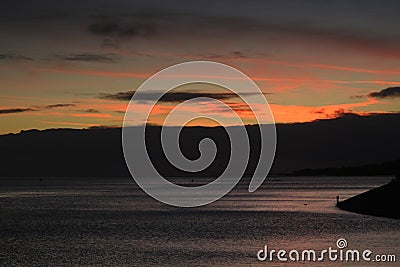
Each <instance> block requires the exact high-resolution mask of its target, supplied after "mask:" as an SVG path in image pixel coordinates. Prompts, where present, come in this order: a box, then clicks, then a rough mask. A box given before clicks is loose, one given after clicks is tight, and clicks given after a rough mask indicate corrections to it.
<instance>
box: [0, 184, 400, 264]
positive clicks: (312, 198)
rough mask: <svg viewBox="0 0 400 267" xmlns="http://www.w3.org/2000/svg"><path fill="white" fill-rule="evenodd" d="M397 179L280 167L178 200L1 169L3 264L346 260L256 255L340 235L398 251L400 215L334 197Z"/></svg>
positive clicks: (315, 245)
mask: <svg viewBox="0 0 400 267" xmlns="http://www.w3.org/2000/svg"><path fill="white" fill-rule="evenodd" d="M390 179H391V178H390V177H340V178H326V177H317V178H315V177H314V178H306V177H296V178H291V177H275V178H268V180H267V181H266V182H265V184H264V185H263V187H262V188H261V189H259V190H258V191H256V192H255V193H252V194H249V193H247V192H246V187H245V186H244V185H239V186H238V187H237V188H235V189H234V191H232V192H231V193H230V194H229V195H228V196H226V197H224V198H223V199H221V200H219V201H217V202H214V203H213V204H211V205H207V206H205V207H201V208H174V207H170V206H167V205H164V204H161V203H159V202H157V201H155V200H153V199H152V198H150V197H148V196H147V195H145V194H144V193H143V192H142V191H141V190H140V189H138V188H137V187H136V186H135V185H134V183H133V180H131V179H121V178H118V179H113V178H109V179H106V178H99V179H95V178H91V179H87V178H86V179H76V178H74V179H66V178H65V179H60V178H55V179H42V181H40V180H39V179H37V178H31V179H21V178H20V179H4V178H3V179H1V180H0V185H1V187H0V266H11V265H14V266H15V265H23V266H38V265H41V266H45V265H57V266H60V265H64V266H71V265H91V266H95V265H98V266H100V265H102V266H116V265H117V266H253V265H258V264H259V265H263V266H264V265H265V266H284V265H289V266H290V265H291V266H298V265H314V266H326V265H332V266H343V265H346V264H345V263H344V262H330V261H327V260H326V261H324V262H322V263H321V262H319V263H314V264H310V262H297V263H293V262H291V263H285V264H283V263H280V262H279V261H278V260H277V259H275V260H274V261H273V262H260V261H258V260H257V256H256V254H257V251H259V250H260V249H262V248H263V247H264V245H268V247H269V248H270V249H276V250H279V249H285V250H287V251H289V250H291V249H297V250H300V251H301V250H303V249H314V250H316V251H320V250H322V249H327V248H328V247H333V248H337V247H336V240H337V239H338V238H345V239H346V240H347V242H348V249H358V250H360V251H361V250H364V249H370V250H372V251H373V252H374V254H395V255H396V257H397V261H399V260H400V255H399V252H400V249H399V244H400V231H399V230H400V221H399V220H394V219H385V218H378V217H372V216H364V215H358V214H353V213H349V212H345V211H341V210H339V209H337V208H336V207H335V202H336V195H340V197H341V199H345V198H347V197H350V196H353V195H355V194H358V193H360V192H363V191H366V190H368V189H370V188H374V187H376V186H379V185H382V184H384V183H386V182H388V181H389V180H390ZM177 182H178V183H179V182H182V180H181V181H177ZM347 265H348V266H351V265H355V263H354V262H353V263H349V264H347ZM358 265H359V266H375V265H374V264H373V263H365V262H360V263H359V264H358ZM398 265H399V263H398V262H397V266H398ZM379 266H396V264H395V263H381V265H379Z"/></svg>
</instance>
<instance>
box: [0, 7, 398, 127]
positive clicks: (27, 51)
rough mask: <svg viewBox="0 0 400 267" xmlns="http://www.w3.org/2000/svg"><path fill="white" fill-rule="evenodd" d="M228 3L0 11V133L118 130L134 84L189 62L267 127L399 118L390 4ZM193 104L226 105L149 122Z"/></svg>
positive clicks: (207, 91) (189, 91) (206, 92)
mask: <svg viewBox="0 0 400 267" xmlns="http://www.w3.org/2000/svg"><path fill="white" fill-rule="evenodd" d="M232 2H233V1H196V2H194V1H142V2H139V1H131V0H129V1H2V8H1V9H0V20H1V23H0V34H1V38H0V125H1V128H0V133H1V134H4V133H10V132H19V131H21V130H27V129H32V128H35V129H46V128H86V127H90V126H121V125H122V120H123V116H124V112H125V109H126V106H127V104H128V101H129V98H130V96H131V95H132V92H133V91H135V90H136V89H137V87H138V86H139V85H140V84H141V83H142V82H143V81H145V80H146V79H147V78H148V77H150V76H151V75H152V74H154V73H156V72H158V71H160V70H162V69H163V68H165V67H168V66H170V65H173V64H176V63H182V62H186V61H191V60H211V61H217V62H221V63H225V64H228V65H230V66H233V67H235V68H237V69H239V70H241V71H243V72H244V73H245V74H247V75H248V76H249V77H251V78H252V79H253V80H254V81H255V82H256V83H257V85H258V86H259V87H260V89H261V90H262V91H263V92H264V93H265V96H266V98H267V100H268V102H269V103H270V105H271V109H272V112H273V115H274V117H275V120H276V122H283V123H287V122H305V121H312V120H315V119H323V118H334V117H337V116H340V114H342V113H345V112H352V113H357V114H361V115H367V114H370V113H393V112H395V113H397V112H400V105H399V104H400V16H399V15H398V12H399V10H400V4H399V2H398V1H330V2H325V1H241V2H240V3H239V2H234V3H232ZM199 94H200V95H201V96H209V97H214V98H217V99H220V100H224V101H227V102H229V103H230V104H232V105H235V103H237V99H235V97H233V96H231V95H229V94H227V93H226V92H223V91H222V92H220V91H218V90H217V89H215V88H212V87H207V86H204V87H201V88H186V89H181V91H177V92H175V93H171V96H170V97H169V98H167V99H166V100H165V101H163V102H162V103H160V106H161V108H159V109H157V110H156V111H155V112H156V113H157V112H160V113H165V111H166V110H168V109H169V108H171V107H173V106H175V105H176V103H177V102H179V101H180V100H186V99H187V98H189V97H190V96H198V95H199ZM143 105H146V101H143ZM138 108H139V107H138ZM208 111H209V106H208V105H207V103H204V110H202V108H201V107H200V108H199V109H197V110H193V111H192V112H193V113H194V114H202V113H203V112H204V113H207V112H208ZM221 112H222V111H221ZM156 115H157V114H156ZM220 115H221V116H223V114H220ZM152 123H158V121H157V117H155V119H154V121H152ZM199 123H201V122H199ZM249 123H251V121H249Z"/></svg>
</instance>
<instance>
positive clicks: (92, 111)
mask: <svg viewBox="0 0 400 267" xmlns="http://www.w3.org/2000/svg"><path fill="white" fill-rule="evenodd" d="M81 112H85V113H100V111H99V110H97V109H94V108H89V109H85V110H81Z"/></svg>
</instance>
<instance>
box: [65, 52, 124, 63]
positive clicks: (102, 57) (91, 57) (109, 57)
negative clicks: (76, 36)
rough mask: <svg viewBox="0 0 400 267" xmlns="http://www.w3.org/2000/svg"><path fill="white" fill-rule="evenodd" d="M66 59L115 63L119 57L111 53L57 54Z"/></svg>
mask: <svg viewBox="0 0 400 267" xmlns="http://www.w3.org/2000/svg"><path fill="white" fill-rule="evenodd" d="M58 58H61V59H63V60H67V61H83V62H98V63H115V62H117V61H118V59H119V57H118V56H116V55H113V54H71V55H66V56H58Z"/></svg>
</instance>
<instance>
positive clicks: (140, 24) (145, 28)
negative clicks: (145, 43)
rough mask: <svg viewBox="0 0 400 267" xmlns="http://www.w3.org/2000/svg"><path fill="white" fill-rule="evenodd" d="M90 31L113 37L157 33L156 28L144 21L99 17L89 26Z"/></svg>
mask: <svg viewBox="0 0 400 267" xmlns="http://www.w3.org/2000/svg"><path fill="white" fill-rule="evenodd" d="M88 31H89V32H90V33H92V34H95V35H103V36H113V37H135V36H141V35H142V36H146V35H149V34H154V33H155V26H154V25H153V24H152V23H145V22H144V21H139V20H132V19H131V18H130V19H129V20H128V19H127V18H124V17H112V16H108V17H104V16H103V17H102V16H101V17H99V18H98V21H97V22H94V23H92V24H90V25H89V27H88Z"/></svg>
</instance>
